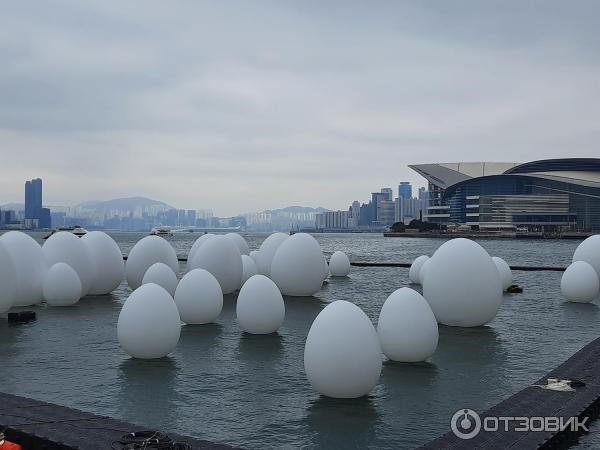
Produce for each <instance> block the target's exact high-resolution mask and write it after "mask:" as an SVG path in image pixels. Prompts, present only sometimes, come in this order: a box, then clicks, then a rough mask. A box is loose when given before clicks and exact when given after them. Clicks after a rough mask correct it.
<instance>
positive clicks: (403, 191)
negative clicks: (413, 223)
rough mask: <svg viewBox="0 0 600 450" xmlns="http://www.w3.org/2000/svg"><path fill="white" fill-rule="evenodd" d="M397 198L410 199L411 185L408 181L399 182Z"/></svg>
mask: <svg viewBox="0 0 600 450" xmlns="http://www.w3.org/2000/svg"><path fill="white" fill-rule="evenodd" d="M398 198H407V199H410V198H412V185H411V184H410V183H409V182H408V181H401V182H400V184H399V185H398Z"/></svg>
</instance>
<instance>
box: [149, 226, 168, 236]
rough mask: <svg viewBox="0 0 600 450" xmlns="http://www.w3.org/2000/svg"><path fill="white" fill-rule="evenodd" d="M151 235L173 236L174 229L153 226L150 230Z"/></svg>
mask: <svg viewBox="0 0 600 450" xmlns="http://www.w3.org/2000/svg"><path fill="white" fill-rule="evenodd" d="M150 235H151V236H161V237H170V236H173V231H171V227H156V228H152V231H150Z"/></svg>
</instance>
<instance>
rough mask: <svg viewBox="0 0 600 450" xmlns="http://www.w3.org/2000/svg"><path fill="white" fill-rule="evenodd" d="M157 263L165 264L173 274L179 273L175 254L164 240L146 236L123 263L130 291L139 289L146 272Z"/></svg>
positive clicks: (137, 243)
mask: <svg viewBox="0 0 600 450" xmlns="http://www.w3.org/2000/svg"><path fill="white" fill-rule="evenodd" d="M158 262H160V263H164V264H166V265H167V266H169V267H170V268H171V270H172V271H173V272H175V273H177V272H179V261H178V260H177V253H175V250H174V249H173V247H172V246H171V244H169V242H168V241H167V240H166V239H163V238H162V237H160V236H146V237H145V238H142V239H140V240H139V241H138V242H136V244H135V245H134V246H133V248H132V249H131V251H130V252H129V256H128V257H127V262H126V263H125V277H126V278H127V283H128V284H129V286H130V287H131V289H137V288H138V287H140V286H141V284H142V280H143V279H144V274H145V273H146V271H147V270H148V269H149V268H150V266H151V265H152V264H155V263H158Z"/></svg>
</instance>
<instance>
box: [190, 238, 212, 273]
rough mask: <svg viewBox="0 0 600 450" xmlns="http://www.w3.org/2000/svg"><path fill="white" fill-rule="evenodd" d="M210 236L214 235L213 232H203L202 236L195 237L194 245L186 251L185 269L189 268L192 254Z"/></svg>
mask: <svg viewBox="0 0 600 450" xmlns="http://www.w3.org/2000/svg"><path fill="white" fill-rule="evenodd" d="M212 236H214V234H212V233H204V234H203V235H202V236H200V237H199V238H198V239H196V241H195V242H194V245H192V248H191V249H190V252H189V253H188V257H187V264H186V270H187V271H190V270H191V267H192V259H193V258H194V255H195V254H196V252H197V251H198V249H199V248H200V247H201V246H202V244H204V243H205V242H206V241H207V240H208V239H210V238H211V237H212Z"/></svg>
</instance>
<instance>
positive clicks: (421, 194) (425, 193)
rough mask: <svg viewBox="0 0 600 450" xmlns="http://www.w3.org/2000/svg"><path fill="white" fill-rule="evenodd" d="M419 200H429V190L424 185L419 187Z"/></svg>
mask: <svg viewBox="0 0 600 450" xmlns="http://www.w3.org/2000/svg"><path fill="white" fill-rule="evenodd" d="M419 200H425V201H427V200H429V192H428V191H426V190H425V188H424V187H421V188H419Z"/></svg>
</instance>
